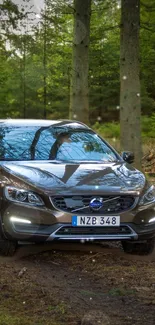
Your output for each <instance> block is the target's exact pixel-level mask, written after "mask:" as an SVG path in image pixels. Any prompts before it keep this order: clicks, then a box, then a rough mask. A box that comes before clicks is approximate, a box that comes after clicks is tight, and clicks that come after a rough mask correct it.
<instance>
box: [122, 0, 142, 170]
mask: <svg viewBox="0 0 155 325" xmlns="http://www.w3.org/2000/svg"><path fill="white" fill-rule="evenodd" d="M139 29H140V0H122V12H121V41H120V42H121V45H120V86H121V88H120V126H121V147H122V149H123V150H127V149H128V150H130V151H133V152H134V154H135V166H136V167H137V168H140V167H141V155H142V153H141V96H140V60H139Z"/></svg>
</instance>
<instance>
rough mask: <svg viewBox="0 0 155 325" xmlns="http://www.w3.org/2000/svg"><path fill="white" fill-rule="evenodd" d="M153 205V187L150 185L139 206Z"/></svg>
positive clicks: (154, 192) (154, 191) (154, 194)
mask: <svg viewBox="0 0 155 325" xmlns="http://www.w3.org/2000/svg"><path fill="white" fill-rule="evenodd" d="M151 203H155V187H154V186H153V185H152V186H151V187H150V188H149V189H148V190H147V191H146V193H145V194H144V195H143V197H142V198H141V200H140V202H139V205H147V204H151Z"/></svg>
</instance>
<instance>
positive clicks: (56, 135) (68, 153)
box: [0, 126, 118, 162]
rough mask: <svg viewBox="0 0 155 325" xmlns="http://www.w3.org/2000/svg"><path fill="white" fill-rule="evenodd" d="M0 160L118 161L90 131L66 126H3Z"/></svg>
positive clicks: (0, 134)
mask: <svg viewBox="0 0 155 325" xmlns="http://www.w3.org/2000/svg"><path fill="white" fill-rule="evenodd" d="M0 160H1V161H5V160H6V161H14V160H19V161H20V160H21V161H28V160H57V161H65V162H69V161H102V162H113V161H116V160H118V157H117V155H116V154H115V152H114V151H113V150H112V149H111V148H110V147H109V146H108V145H107V144H106V143H105V142H104V141H103V140H102V139H101V138H100V137H99V136H98V135H96V134H95V133H94V132H92V131H91V130H84V129H81V130H80V129H71V128H70V129H69V128H68V129H67V128H66V127H63V128H61V127H59V128H58V127H57V128H56V127H53V126H48V127H37V126H7V127H6V126H5V127H1V128H0Z"/></svg>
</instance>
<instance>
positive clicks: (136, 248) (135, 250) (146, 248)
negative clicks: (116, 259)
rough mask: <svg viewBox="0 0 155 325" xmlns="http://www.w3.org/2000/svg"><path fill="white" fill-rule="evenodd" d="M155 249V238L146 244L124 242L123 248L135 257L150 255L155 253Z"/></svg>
mask: <svg viewBox="0 0 155 325" xmlns="http://www.w3.org/2000/svg"><path fill="white" fill-rule="evenodd" d="M154 247H155V238H151V239H148V240H146V241H145V242H142V243H141V242H139V243H138V242H137V243H134V242H128V241H122V248H123V250H124V252H125V253H127V254H135V255H149V254H151V253H152V252H153V250H154Z"/></svg>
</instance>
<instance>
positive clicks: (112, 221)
mask: <svg viewBox="0 0 155 325" xmlns="http://www.w3.org/2000/svg"><path fill="white" fill-rule="evenodd" d="M72 226H74V227H77V226H85V227H90V226H91V227H92V226H98V227H108V226H109V227H115V226H120V216H104V217H101V216H96V217H95V216H93V217H88V216H73V217H72Z"/></svg>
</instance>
